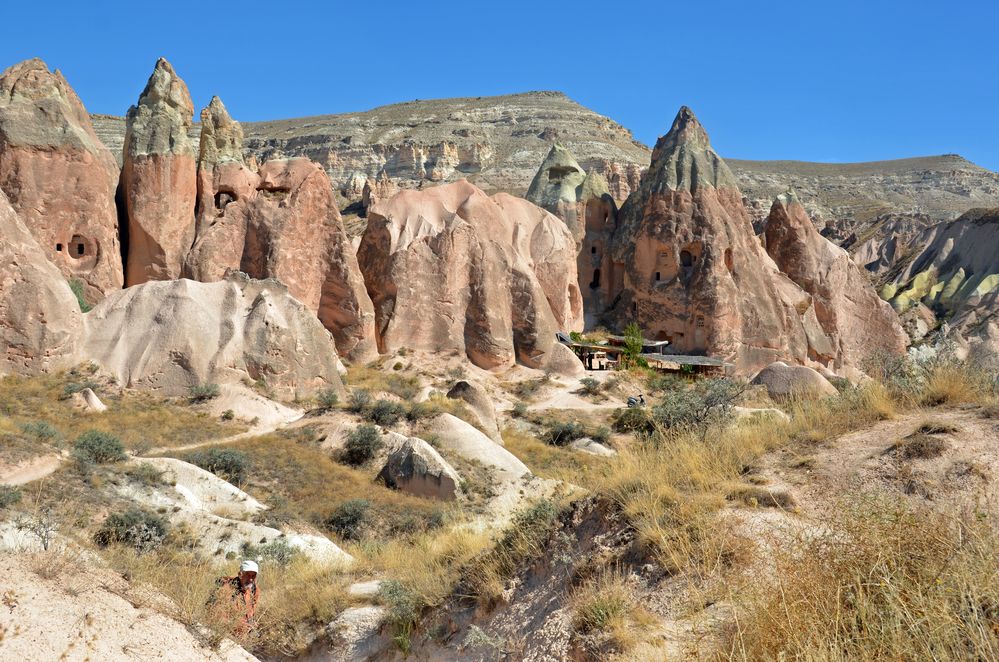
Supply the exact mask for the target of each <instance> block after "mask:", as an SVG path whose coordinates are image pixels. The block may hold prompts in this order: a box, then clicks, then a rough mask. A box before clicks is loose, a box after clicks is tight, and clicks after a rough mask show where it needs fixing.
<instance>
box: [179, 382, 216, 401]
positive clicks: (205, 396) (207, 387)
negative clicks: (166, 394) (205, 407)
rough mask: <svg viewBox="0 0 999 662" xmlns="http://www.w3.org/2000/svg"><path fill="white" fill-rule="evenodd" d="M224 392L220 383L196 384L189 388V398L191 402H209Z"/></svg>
mask: <svg viewBox="0 0 999 662" xmlns="http://www.w3.org/2000/svg"><path fill="white" fill-rule="evenodd" d="M221 394H222V389H220V388H219V385H218V384H195V385H194V386H192V387H191V388H190V389H188V396H187V397H188V400H190V401H191V402H207V401H209V400H214V399H215V398H217V397H219V396H220V395H221Z"/></svg>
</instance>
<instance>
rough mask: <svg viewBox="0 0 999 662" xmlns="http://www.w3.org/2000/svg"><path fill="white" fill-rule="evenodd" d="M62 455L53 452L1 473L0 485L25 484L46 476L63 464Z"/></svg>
mask: <svg viewBox="0 0 999 662" xmlns="http://www.w3.org/2000/svg"><path fill="white" fill-rule="evenodd" d="M62 459H63V456H62V455H57V454H51V455H42V456H41V457H36V458H32V459H31V460H28V461H27V462H22V463H21V464H18V465H16V466H14V467H11V468H10V469H8V470H6V471H5V472H4V473H0V485H25V484H27V483H30V482H32V481H36V480H41V479H42V478H45V477H46V476H48V475H49V474H51V473H52V472H54V471H55V470H56V469H58V468H59V465H60V464H62Z"/></svg>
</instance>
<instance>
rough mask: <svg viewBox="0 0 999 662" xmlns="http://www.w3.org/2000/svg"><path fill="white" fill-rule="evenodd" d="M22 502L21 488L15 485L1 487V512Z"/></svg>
mask: <svg viewBox="0 0 999 662" xmlns="http://www.w3.org/2000/svg"><path fill="white" fill-rule="evenodd" d="M20 501H21V488H19V487H16V486H14V485H0V510H2V509H4V508H7V507H9V506H13V505H14V504H15V503H19V502H20Z"/></svg>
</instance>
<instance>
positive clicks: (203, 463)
mask: <svg viewBox="0 0 999 662" xmlns="http://www.w3.org/2000/svg"><path fill="white" fill-rule="evenodd" d="M186 459H187V461H188V462H190V463H191V464H195V465H197V466H199V467H201V468H202V469H204V470H206V471H211V472H212V473H213V474H215V475H216V476H219V477H221V478H223V479H224V480H227V481H229V482H230V483H234V484H237V485H238V484H241V483H242V482H243V481H244V480H245V479H246V474H247V472H248V471H249V470H250V466H251V463H250V458H249V457H248V456H247V455H246V453H243V452H242V451H238V450H235V449H232V448H224V447H214V448H206V449H204V450H199V451H195V452H193V453H191V454H190V455H188V456H187V458H186Z"/></svg>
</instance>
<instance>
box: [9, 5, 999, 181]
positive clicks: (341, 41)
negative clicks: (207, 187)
mask: <svg viewBox="0 0 999 662" xmlns="http://www.w3.org/2000/svg"><path fill="white" fill-rule="evenodd" d="M0 11H2V14H0V17H2V23H0V25H2V33H3V35H2V38H0V68H6V67H7V66H9V65H11V64H13V63H15V62H17V61H20V60H22V59H25V58H28V57H33V56H39V57H42V58H43V59H44V60H45V61H46V62H48V64H49V66H51V67H57V68H59V69H61V70H62V71H63V73H64V74H65V75H66V77H67V78H68V79H69V82H70V83H71V84H72V85H73V86H74V88H75V89H76V90H77V92H78V93H79V94H80V96H81V97H82V99H83V101H84V103H85V104H86V105H87V107H88V109H89V110H91V111H92V112H103V113H114V114H123V113H124V111H125V110H126V109H127V108H128V106H129V104H131V103H132V102H133V101H134V100H135V99H136V97H137V96H138V94H139V92H140V91H141V89H142V87H143V85H144V84H145V81H146V78H147V77H148V75H149V72H150V71H151V70H152V66H153V64H154V62H155V60H156V58H157V57H158V56H161V55H162V56H165V57H166V58H167V59H169V60H170V61H171V62H172V63H173V64H174V66H175V68H176V69H177V70H178V72H179V73H180V75H181V76H182V77H183V78H184V79H185V80H186V81H187V83H188V85H189V87H190V89H191V94H192V96H193V98H194V102H195V105H196V106H197V108H198V109H200V108H201V107H202V106H204V105H205V104H206V103H207V102H208V100H209V99H210V98H211V96H212V95H213V94H218V95H219V96H221V97H222V99H223V101H224V102H225V103H226V105H227V106H228V107H229V109H230V111H231V112H232V114H233V116H234V117H236V119H240V120H258V119H274V118H281V117H296V116H304V115H316V114H324V113H336V112H347V111H353V110H364V109H367V108H371V107H374V106H378V105H382V104H386V103H393V102H398V101H408V100H412V99H418V98H419V99H430V98H440V97H451V96H485V95H492V94H505V93H511V92H521V91H527V90H540V89H547V90H561V91H563V92H565V93H566V94H568V95H569V96H570V97H572V98H574V99H576V100H577V101H579V102H580V103H582V104H584V105H586V106H588V107H590V108H592V109H594V110H596V111H597V112H600V113H602V114H604V115H607V116H609V117H611V118H613V119H614V120H616V121H618V122H620V123H621V124H623V125H625V126H626V127H628V128H630V129H631V130H632V131H633V132H634V133H635V136H636V138H638V139H639V140H641V141H643V142H645V143H650V144H651V143H653V142H654V141H655V139H656V137H657V136H658V135H660V134H662V133H663V132H665V131H666V130H667V129H668V128H669V124H670V122H671V121H672V119H673V116H674V114H675V113H676V110H677V108H678V107H679V106H680V105H681V104H687V105H689V106H691V107H692V108H693V109H694V111H695V113H697V115H698V116H699V117H700V118H701V121H702V122H703V123H704V124H705V126H706V127H707V129H708V131H709V133H710V134H711V137H712V141H713V142H714V145H715V148H716V149H717V150H718V151H719V152H720V153H721V154H722V155H723V156H727V157H733V158H751V159H801V160H815V161H865V160H878V159H887V158H900V157H905V156H916V155H924V154H941V153H951V152H953V153H959V154H962V155H963V156H965V157H967V158H969V159H971V160H973V161H975V162H976V163H979V164H980V165H983V166H986V167H989V168H991V169H993V170H999V48H997V47H996V43H997V37H996V34H997V30H999V3H997V2H994V1H993V2H985V1H962V0H951V1H949V2H922V1H920V0H914V1H911V2H904V3H903V2H880V1H876V0H875V1H870V2H853V1H852V0H847V1H841V2H807V1H805V2H794V3H792V2H748V1H744V2H726V1H723V0H716V1H714V2H702V3H697V2H694V1H692V0H688V1H686V2H672V1H669V2H627V1H624V0H619V1H617V2H611V1H605V2H600V3H591V2H563V3H552V2H544V1H543V0H535V1H534V2H521V1H520V0H509V1H506V2H491V3H487V2H481V1H480V2H474V1H469V2H433V1H432V0H424V1H423V2H405V3H402V2H393V1H382V2H374V1H371V0H368V1H366V2H364V1H357V0H354V1H352V2H325V3H299V2H291V1H285V2H275V1H273V0H271V1H270V2H254V1H252V0H248V1H246V2H240V3H214V5H213V3H211V2H197V3H180V2H176V3H164V2H130V3H117V2H114V3H112V2H103V3H102V2H92V3H84V2H48V3H37V2H36V3H32V2H18V3H10V2H5V3H4V6H3V9H2V10H0Z"/></svg>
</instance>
